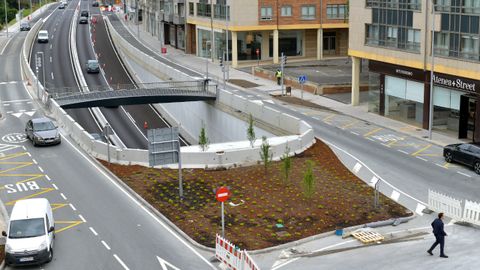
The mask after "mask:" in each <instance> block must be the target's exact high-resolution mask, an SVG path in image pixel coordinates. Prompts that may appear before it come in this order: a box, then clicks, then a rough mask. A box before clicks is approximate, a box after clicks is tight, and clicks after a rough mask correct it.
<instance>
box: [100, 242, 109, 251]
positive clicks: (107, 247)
mask: <svg viewBox="0 0 480 270" xmlns="http://www.w3.org/2000/svg"><path fill="white" fill-rule="evenodd" d="M102 244H103V245H104V246H105V248H106V249H108V250H110V247H109V246H108V245H107V243H105V241H103V240H102Z"/></svg>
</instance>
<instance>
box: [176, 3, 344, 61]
mask: <svg viewBox="0 0 480 270" xmlns="http://www.w3.org/2000/svg"><path fill="white" fill-rule="evenodd" d="M347 2H348V1H347V0H304V1H294V0H242V1H235V0H191V1H187V22H186V32H187V34H186V48H185V49H186V52H187V53H191V54H196V55H198V56H201V57H208V58H213V59H218V58H220V57H222V55H225V56H226V54H225V52H226V51H227V47H228V58H229V59H231V61H232V65H233V66H234V67H235V66H237V65H238V64H239V62H242V61H257V60H260V61H265V60H267V61H273V63H278V60H279V56H280V55H281V54H282V53H284V54H285V55H287V56H289V59H292V58H313V59H322V58H324V57H326V56H346V55H347V51H348V48H347V47H348V5H347ZM226 30H228V33H229V34H228V44H227V42H226V40H227V38H226V36H227V35H226V32H227V31H226Z"/></svg>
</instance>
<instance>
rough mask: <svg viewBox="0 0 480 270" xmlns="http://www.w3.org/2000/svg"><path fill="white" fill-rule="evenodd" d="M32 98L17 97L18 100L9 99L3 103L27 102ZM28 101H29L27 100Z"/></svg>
mask: <svg viewBox="0 0 480 270" xmlns="http://www.w3.org/2000/svg"><path fill="white" fill-rule="evenodd" d="M29 100H30V99H16V100H8V101H3V102H2V103H15V102H25V101H29ZM27 103H28V102H27Z"/></svg>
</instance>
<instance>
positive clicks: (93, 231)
mask: <svg viewBox="0 0 480 270" xmlns="http://www.w3.org/2000/svg"><path fill="white" fill-rule="evenodd" d="M88 228H89V229H90V231H92V233H93V234H94V235H95V236H98V233H97V232H96V231H95V230H94V229H93V228H92V227H88Z"/></svg>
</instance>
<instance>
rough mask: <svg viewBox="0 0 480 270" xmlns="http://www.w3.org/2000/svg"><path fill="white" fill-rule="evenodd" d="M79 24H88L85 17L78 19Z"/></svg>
mask: <svg viewBox="0 0 480 270" xmlns="http://www.w3.org/2000/svg"><path fill="white" fill-rule="evenodd" d="M78 23H79V24H87V23H88V18H87V17H85V16H82V17H80V20H78Z"/></svg>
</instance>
